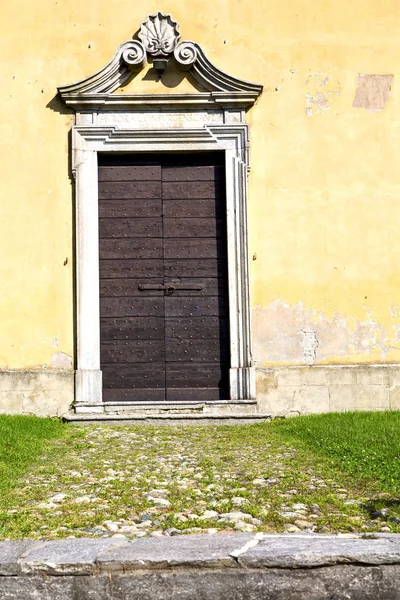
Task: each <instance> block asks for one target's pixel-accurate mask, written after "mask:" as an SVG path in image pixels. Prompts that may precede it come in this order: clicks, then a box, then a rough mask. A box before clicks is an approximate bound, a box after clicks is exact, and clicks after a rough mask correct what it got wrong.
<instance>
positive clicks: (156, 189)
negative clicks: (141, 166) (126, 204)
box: [99, 181, 161, 200]
mask: <svg viewBox="0 0 400 600" xmlns="http://www.w3.org/2000/svg"><path fill="white" fill-rule="evenodd" d="M99 183H100V182H99ZM113 198H118V199H120V200H123V199H124V198H127V199H129V198H131V199H132V200H139V199H140V198H161V182H159V181H122V182H117V181H104V182H102V183H101V185H99V200H111V199H113Z"/></svg>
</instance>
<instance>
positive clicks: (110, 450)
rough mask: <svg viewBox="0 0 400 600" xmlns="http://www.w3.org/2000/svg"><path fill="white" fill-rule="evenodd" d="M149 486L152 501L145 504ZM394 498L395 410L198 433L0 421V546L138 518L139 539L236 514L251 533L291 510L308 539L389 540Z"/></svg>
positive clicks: (84, 532) (395, 515) (212, 524)
mask: <svg viewBox="0 0 400 600" xmlns="http://www.w3.org/2000/svg"><path fill="white" fill-rule="evenodd" d="M159 488H160V489H159ZM158 489H159V491H160V492H162V493H163V496H162V498H164V499H165V500H168V502H165V500H163V502H164V506H163V505H161V503H160V502H158V504H157V502H156V503H154V499H153V500H151V501H150V500H148V496H149V495H150V496H151V495H152V494H154V490H156V491H157V490H158ZM399 492H400V412H377V413H341V414H337V413H336V414H325V415H313V416H306V417H296V418H292V419H287V420H283V419H277V420H274V421H272V422H269V423H258V424H255V425H237V426H209V427H208V426H189V427H185V426H180V427H173V426H165V427H160V426H158V427H157V426H148V425H146V426H119V427H118V426H116V427H114V426H113V427H107V426H101V425H94V426H83V427H73V426H70V425H65V424H63V423H61V422H60V421H59V420H56V419H40V418H36V417H19V416H0V539H19V538H21V537H31V538H35V539H40V538H45V539H57V538H59V537H68V536H70V535H73V536H76V537H84V536H89V537H90V536H93V535H94V536H96V535H102V532H101V531H100V529H99V528H100V527H101V526H102V524H103V523H105V522H107V520H112V521H118V520H120V521H121V523H122V525H121V527H125V526H127V527H128V528H129V527H130V526H131V524H132V526H134V524H135V523H138V522H139V521H140V519H141V518H143V515H146V514H149V515H151V519H152V520H153V525H152V528H151V529H149V531H148V532H147V533H148V534H150V533H151V532H152V531H154V532H155V533H156V532H157V531H159V530H161V531H165V530H166V529H168V528H169V527H175V528H177V529H180V530H182V531H184V530H186V531H187V532H195V531H198V530H199V528H200V529H201V530H207V528H216V529H218V530H221V529H222V530H223V529H233V525H230V524H229V523H225V522H221V521H217V520H215V519H214V520H213V519H212V518H211V519H209V520H207V518H204V514H205V512H207V511H214V512H216V513H218V514H223V513H224V514H225V513H229V512H230V511H237V510H239V509H240V510H241V511H244V512H245V513H247V514H248V518H250V519H251V518H253V520H254V523H253V527H254V528H257V529H258V530H260V531H283V530H285V527H287V526H288V523H291V522H295V519H296V517H293V516H290V514H292V515H293V510H300V512H301V511H303V513H304V516H303V517H300V520H301V519H303V520H306V521H310V523H311V522H312V523H311V525H312V526H313V528H314V529H313V530H314V531H317V532H348V531H361V532H362V531H364V532H373V531H381V528H382V527H386V530H390V531H393V532H399V533H400V501H399ZM238 502H239V504H238ZM296 506H297V507H300V509H299V508H297V509H295V507H296ZM238 507H239V508H238ZM301 507H304V508H303V509H302V508H301ZM315 507H317V508H315ZM383 507H387V510H388V511H389V513H388V515H387V516H385V517H382V518H376V517H374V516H373V513H374V511H376V510H379V509H381V508H383ZM218 518H219V517H218ZM371 518H372V521H371ZM138 519H139V520H138ZM396 519H397V521H396ZM299 527H300V528H301V527H302V525H299ZM196 528H197V530H196ZM96 532H97V533H96Z"/></svg>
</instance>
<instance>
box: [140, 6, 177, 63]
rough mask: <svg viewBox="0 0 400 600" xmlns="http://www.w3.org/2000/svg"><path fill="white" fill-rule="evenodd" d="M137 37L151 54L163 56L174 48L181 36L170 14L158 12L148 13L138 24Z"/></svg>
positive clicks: (170, 52)
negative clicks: (139, 24)
mask: <svg viewBox="0 0 400 600" xmlns="http://www.w3.org/2000/svg"><path fill="white" fill-rule="evenodd" d="M139 37H140V39H141V40H142V42H143V45H144V47H145V48H146V50H147V52H148V53H149V54H151V55H152V56H159V57H165V56H168V55H169V54H172V52H173V51H174V50H175V47H176V45H177V43H178V41H179V39H180V37H181V34H180V32H179V29H178V23H177V22H176V21H174V20H173V19H172V17H171V15H165V14H163V13H161V12H158V13H157V14H155V15H149V16H148V17H147V19H146V20H145V21H143V23H142V24H141V26H140V32H139Z"/></svg>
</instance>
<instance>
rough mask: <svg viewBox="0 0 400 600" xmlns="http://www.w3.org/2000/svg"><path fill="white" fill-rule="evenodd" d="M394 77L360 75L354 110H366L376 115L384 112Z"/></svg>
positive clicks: (357, 82)
mask: <svg viewBox="0 0 400 600" xmlns="http://www.w3.org/2000/svg"><path fill="white" fill-rule="evenodd" d="M393 79H394V75H364V74H362V73H358V75H357V81H356V94H355V97H354V102H353V108H365V110H369V111H370V112H373V113H376V112H380V111H381V110H384V109H385V108H386V104H387V103H388V100H389V98H390V93H391V91H392V85H393Z"/></svg>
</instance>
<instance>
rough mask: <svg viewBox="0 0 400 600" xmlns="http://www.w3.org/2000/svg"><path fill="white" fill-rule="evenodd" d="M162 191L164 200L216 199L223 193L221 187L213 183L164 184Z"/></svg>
mask: <svg viewBox="0 0 400 600" xmlns="http://www.w3.org/2000/svg"><path fill="white" fill-rule="evenodd" d="M162 189H163V200H177V199H179V198H182V199H185V198H188V199H190V200H192V199H196V198H203V199H206V198H215V196H216V195H217V194H219V193H221V191H220V187H219V186H217V185H216V184H215V182H213V181H195V182H190V183H189V182H186V181H185V182H177V183H172V182H164V183H163V186H162Z"/></svg>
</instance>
